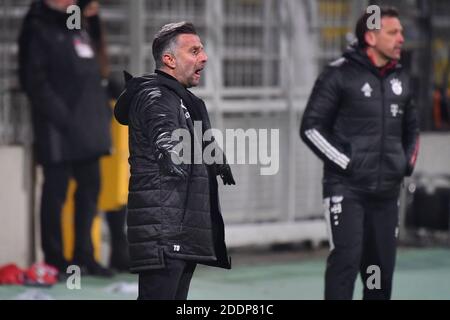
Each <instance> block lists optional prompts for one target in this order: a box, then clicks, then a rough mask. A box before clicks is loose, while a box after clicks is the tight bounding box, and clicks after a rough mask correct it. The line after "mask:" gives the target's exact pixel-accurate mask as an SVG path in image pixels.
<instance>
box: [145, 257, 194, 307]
mask: <svg viewBox="0 0 450 320" xmlns="http://www.w3.org/2000/svg"><path fill="white" fill-rule="evenodd" d="M165 264H166V266H165V268H161V269H154V270H149V271H145V272H141V273H139V296H138V300H186V299H187V296H188V291H189V286H190V284H191V279H192V275H193V274H194V271H195V267H196V266H197V264H196V263H195V262H191V261H184V260H177V259H171V258H168V257H166V258H165Z"/></svg>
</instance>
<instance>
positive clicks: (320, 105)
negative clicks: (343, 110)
mask: <svg viewBox="0 0 450 320" xmlns="http://www.w3.org/2000/svg"><path fill="white" fill-rule="evenodd" d="M340 92H341V85H340V75H339V70H337V68H336V67H330V66H329V67H327V68H326V69H325V70H324V72H323V73H322V74H321V75H320V76H319V78H318V79H317V81H316V83H315V85H314V88H313V90H312V93H311V95H310V97H309V100H308V104H307V106H306V109H305V112H304V114H303V118H302V123H301V126H300V136H301V138H302V140H303V141H304V142H305V143H306V144H307V145H308V147H309V148H310V149H311V150H312V151H313V152H314V153H315V154H316V155H317V156H318V157H319V158H321V159H322V160H323V161H324V163H325V165H328V166H331V167H333V168H335V169H337V170H339V171H341V172H348V171H349V165H350V157H349V155H348V151H344V150H345V148H344V146H342V145H341V144H340V143H338V142H337V141H335V139H334V137H333V135H332V127H333V123H334V119H335V116H336V113H337V111H338V108H339V103H340Z"/></svg>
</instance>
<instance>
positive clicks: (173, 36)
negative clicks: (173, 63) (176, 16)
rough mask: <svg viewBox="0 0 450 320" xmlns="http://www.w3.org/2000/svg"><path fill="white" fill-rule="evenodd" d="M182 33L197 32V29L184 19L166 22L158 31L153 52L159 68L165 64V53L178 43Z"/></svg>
mask: <svg viewBox="0 0 450 320" xmlns="http://www.w3.org/2000/svg"><path fill="white" fill-rule="evenodd" d="M180 34H197V31H196V30H195V28H194V25H193V24H192V23H190V22H186V21H182V22H175V23H169V24H166V25H165V26H163V27H162V28H161V30H159V31H158V33H156V35H155V38H154V39H153V44H152V53H153V58H154V59H155V64H156V68H157V69H159V68H161V67H162V66H163V62H162V56H163V54H164V53H165V52H166V51H167V50H168V49H170V47H171V46H172V45H173V44H175V43H176V40H177V36H178V35H180Z"/></svg>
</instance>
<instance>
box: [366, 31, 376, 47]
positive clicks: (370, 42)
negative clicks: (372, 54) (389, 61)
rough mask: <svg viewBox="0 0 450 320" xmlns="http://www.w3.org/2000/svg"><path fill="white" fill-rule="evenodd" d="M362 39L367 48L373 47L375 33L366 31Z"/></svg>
mask: <svg viewBox="0 0 450 320" xmlns="http://www.w3.org/2000/svg"><path fill="white" fill-rule="evenodd" d="M364 39H365V40H366V43H367V45H368V46H369V47H373V46H375V45H376V44H377V38H376V34H375V31H367V32H366V34H365V35H364Z"/></svg>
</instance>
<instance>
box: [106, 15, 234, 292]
mask: <svg viewBox="0 0 450 320" xmlns="http://www.w3.org/2000/svg"><path fill="white" fill-rule="evenodd" d="M153 56H154V59H155V63H156V69H157V70H156V72H155V73H153V74H150V75H147V76H143V77H136V78H132V77H131V76H130V75H128V76H127V79H126V81H127V84H126V89H125V91H124V92H123V93H122V95H121V96H120V97H119V100H118V102H117V104H116V107H115V110H114V113H115V116H116V119H117V120H118V121H119V122H120V123H121V124H124V125H128V126H129V149H130V158H129V162H130V165H131V177H130V184H129V195H128V220H127V224H128V242H129V246H130V259H131V272H135V273H139V297H138V299H186V298H187V295H188V290H189V284H190V281H191V278H192V275H193V272H194V269H195V266H196V264H197V263H202V264H207V265H212V266H217V267H222V268H227V269H229V268H230V267H231V266H230V261H229V257H228V254H227V249H226V246H225V240H224V225H223V219H222V215H221V212H220V205H219V197H218V185H217V178H216V176H217V175H220V176H221V177H222V179H223V182H224V184H235V182H234V179H233V176H232V174H231V170H230V167H229V166H228V165H227V164H226V161H225V160H224V159H225V157H224V156H223V155H220V156H221V158H222V159H223V160H224V161H218V162H221V163H209V164H207V163H206V161H203V160H202V159H200V160H201V161H198V158H197V159H196V160H197V161H185V160H186V159H185V158H183V159H182V156H183V155H186V154H183V155H182V154H181V152H180V150H178V148H177V147H178V146H179V141H178V140H176V139H174V138H172V135H173V134H174V133H175V132H176V131H179V130H180V129H181V130H184V131H183V132H185V133H187V136H188V139H187V140H190V143H188V142H187V141H183V148H184V147H186V148H189V149H191V147H193V149H191V150H190V151H192V150H193V151H195V150H200V151H203V150H205V148H206V147H207V146H208V145H209V144H207V143H203V139H202V137H203V134H204V133H205V131H207V130H208V129H210V128H211V125H210V122H209V117H208V113H207V110H206V107H205V104H204V103H203V101H202V100H201V99H199V98H197V97H196V96H195V95H194V94H192V93H191V92H190V91H188V90H187V88H189V87H193V86H196V85H198V83H199V81H200V73H201V71H202V70H203V68H204V67H205V64H206V61H207V56H206V54H205V52H204V50H203V45H202V44H201V42H200V38H199V37H198V35H197V33H196V31H195V29H194V26H193V25H192V24H190V23H186V22H180V23H172V24H168V25H166V26H164V27H163V28H162V29H161V30H160V31H159V32H158V33H157V34H156V36H155V39H154V41H153ZM194 121H201V130H200V131H201V132H197V131H198V130H194V125H195V124H194ZM210 143H215V142H214V141H210ZM214 149H215V150H217V151H218V152H220V153H222V151H221V150H219V149H218V148H214ZM186 150H187V149H184V150H183V152H185V151H186ZM181 160H183V161H181ZM187 160H192V158H188V159H187Z"/></svg>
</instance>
